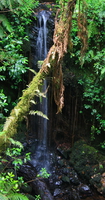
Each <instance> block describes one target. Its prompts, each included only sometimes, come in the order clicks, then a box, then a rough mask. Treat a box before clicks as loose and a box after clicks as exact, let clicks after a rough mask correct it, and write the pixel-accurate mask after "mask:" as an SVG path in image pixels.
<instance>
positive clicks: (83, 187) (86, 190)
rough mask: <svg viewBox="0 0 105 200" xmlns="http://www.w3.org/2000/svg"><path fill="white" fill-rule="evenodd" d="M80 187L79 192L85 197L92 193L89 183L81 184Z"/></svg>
mask: <svg viewBox="0 0 105 200" xmlns="http://www.w3.org/2000/svg"><path fill="white" fill-rule="evenodd" d="M78 189H79V194H80V195H82V196H84V197H87V196H91V195H92V191H91V189H90V187H89V186H88V185H85V184H81V185H79V187H78Z"/></svg>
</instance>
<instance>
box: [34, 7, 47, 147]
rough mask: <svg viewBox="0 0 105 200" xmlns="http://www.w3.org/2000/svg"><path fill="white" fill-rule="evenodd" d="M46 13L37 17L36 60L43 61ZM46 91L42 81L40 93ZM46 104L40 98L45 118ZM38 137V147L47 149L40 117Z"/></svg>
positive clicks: (44, 124) (45, 52)
mask: <svg viewBox="0 0 105 200" xmlns="http://www.w3.org/2000/svg"><path fill="white" fill-rule="evenodd" d="M49 14H50V13H49V12H48V11H45V10H43V11H41V12H40V13H39V15H38V22H39V32H38V37H37V43H36V47H37V57H38V60H44V59H45V58H46V56H47V51H48V50H47V32H48V30H47V20H48V19H49ZM46 89H47V81H46V80H44V84H43V88H42V92H46ZM47 104H48V102H47V96H46V98H42V102H41V103H40V111H41V112H43V114H45V115H46V116H47V115H48V105H47ZM38 136H39V140H40V146H43V147H44V149H46V148H47V119H45V118H43V117H40V119H39V127H38Z"/></svg>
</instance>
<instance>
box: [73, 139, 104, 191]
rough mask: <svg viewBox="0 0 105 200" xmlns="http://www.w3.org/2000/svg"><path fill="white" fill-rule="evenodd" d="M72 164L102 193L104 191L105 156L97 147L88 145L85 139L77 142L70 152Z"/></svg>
mask: <svg viewBox="0 0 105 200" xmlns="http://www.w3.org/2000/svg"><path fill="white" fill-rule="evenodd" d="M70 164H72V165H73V167H74V169H75V170H76V171H77V173H78V174H79V175H80V176H81V177H82V178H84V179H86V180H88V181H89V182H90V184H92V185H94V186H95V187H96V188H97V190H98V191H99V192H100V193H103V192H104V190H105V186H104V185H105V184H103V182H104V181H102V180H103V174H105V173H104V172H105V156H103V155H101V154H100V153H99V151H98V150H97V149H95V148H94V147H92V146H89V145H87V144H86V143H85V142H84V141H77V142H75V144H74V146H73V148H72V152H71V154H70Z"/></svg>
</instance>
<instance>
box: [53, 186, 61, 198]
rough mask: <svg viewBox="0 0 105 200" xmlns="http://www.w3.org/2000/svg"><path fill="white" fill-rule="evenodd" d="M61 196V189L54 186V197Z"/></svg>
mask: <svg viewBox="0 0 105 200" xmlns="http://www.w3.org/2000/svg"><path fill="white" fill-rule="evenodd" d="M58 195H59V196H62V190H61V189H59V188H56V189H55V190H54V195H53V196H54V197H56V196H58Z"/></svg>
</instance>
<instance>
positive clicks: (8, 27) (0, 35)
mask: <svg viewBox="0 0 105 200" xmlns="http://www.w3.org/2000/svg"><path fill="white" fill-rule="evenodd" d="M0 21H1V22H2V26H1V27H0V38H3V36H4V35H5V34H4V32H5V30H4V28H5V29H6V30H7V31H9V32H12V27H11V25H10V23H9V21H8V19H7V17H6V16H5V15H3V14H0ZM3 27H4V28H3Z"/></svg>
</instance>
